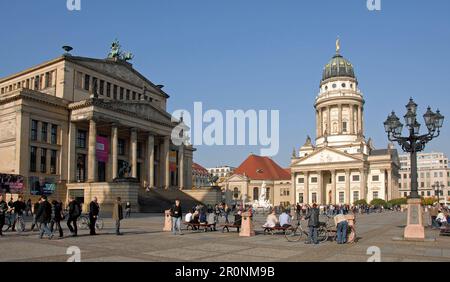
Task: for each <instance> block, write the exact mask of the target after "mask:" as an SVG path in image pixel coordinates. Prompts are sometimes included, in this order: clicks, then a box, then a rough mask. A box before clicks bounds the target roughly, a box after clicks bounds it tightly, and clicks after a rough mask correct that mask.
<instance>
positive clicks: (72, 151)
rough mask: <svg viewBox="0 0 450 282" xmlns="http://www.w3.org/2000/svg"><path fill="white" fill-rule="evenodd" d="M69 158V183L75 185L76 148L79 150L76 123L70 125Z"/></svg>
mask: <svg viewBox="0 0 450 282" xmlns="http://www.w3.org/2000/svg"><path fill="white" fill-rule="evenodd" d="M68 139H69V140H68V141H69V142H68V144H69V148H68V151H69V157H68V158H67V160H68V164H67V166H68V170H67V171H68V173H69V175H68V179H67V180H68V182H69V183H75V182H76V181H77V154H76V148H77V126H76V124H75V123H73V122H71V123H70V124H69V138H68Z"/></svg>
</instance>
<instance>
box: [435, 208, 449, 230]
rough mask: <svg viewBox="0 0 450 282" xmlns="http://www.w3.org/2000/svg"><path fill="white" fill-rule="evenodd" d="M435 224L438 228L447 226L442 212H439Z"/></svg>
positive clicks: (445, 217)
mask: <svg viewBox="0 0 450 282" xmlns="http://www.w3.org/2000/svg"><path fill="white" fill-rule="evenodd" d="M436 223H437V224H438V226H439V227H442V226H443V225H444V226H446V225H447V216H446V215H445V213H444V211H443V210H439V213H438V215H437V217H436Z"/></svg>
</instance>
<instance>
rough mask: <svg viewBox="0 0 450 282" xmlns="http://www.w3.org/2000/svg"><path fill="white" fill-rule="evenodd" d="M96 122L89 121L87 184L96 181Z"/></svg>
mask: <svg viewBox="0 0 450 282" xmlns="http://www.w3.org/2000/svg"><path fill="white" fill-rule="evenodd" d="M96 149H97V122H96V121H95V120H94V119H90V120H89V147H88V182H89V183H92V182H96V181H97V156H96Z"/></svg>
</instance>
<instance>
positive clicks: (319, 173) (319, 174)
mask: <svg viewBox="0 0 450 282" xmlns="http://www.w3.org/2000/svg"><path fill="white" fill-rule="evenodd" d="M328 109H330V108H328ZM317 187H318V188H319V189H317V204H318V205H320V204H322V203H323V193H322V192H323V191H322V190H323V181H322V171H317Z"/></svg>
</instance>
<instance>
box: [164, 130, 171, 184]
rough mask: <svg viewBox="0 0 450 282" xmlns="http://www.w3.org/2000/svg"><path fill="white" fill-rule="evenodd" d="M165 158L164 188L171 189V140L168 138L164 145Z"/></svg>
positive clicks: (165, 139)
mask: <svg viewBox="0 0 450 282" xmlns="http://www.w3.org/2000/svg"><path fill="white" fill-rule="evenodd" d="M163 156H164V160H163V161H164V188H165V189H169V188H170V139H169V137H168V136H166V137H164V144H163Z"/></svg>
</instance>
